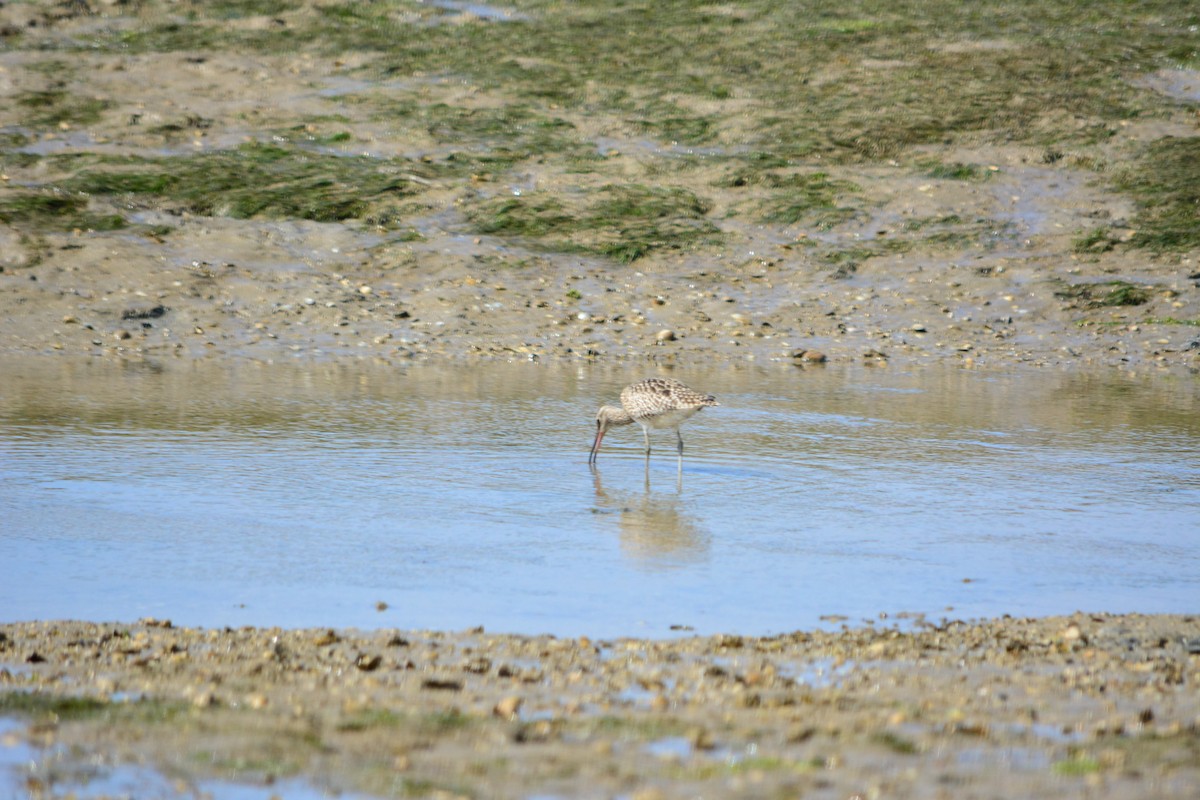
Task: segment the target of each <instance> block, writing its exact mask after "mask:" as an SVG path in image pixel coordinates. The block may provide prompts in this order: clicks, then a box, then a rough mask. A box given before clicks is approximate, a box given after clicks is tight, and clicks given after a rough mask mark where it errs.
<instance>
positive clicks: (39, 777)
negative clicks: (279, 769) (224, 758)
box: [0, 717, 365, 800]
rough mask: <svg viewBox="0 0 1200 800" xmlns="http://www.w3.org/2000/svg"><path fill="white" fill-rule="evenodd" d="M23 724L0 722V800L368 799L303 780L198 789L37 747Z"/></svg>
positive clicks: (208, 783) (145, 770) (211, 783)
mask: <svg viewBox="0 0 1200 800" xmlns="http://www.w3.org/2000/svg"><path fill="white" fill-rule="evenodd" d="M22 729H23V725H22V723H21V722H19V721H17V720H12V719H5V718H2V717H0V787H2V788H0V796H4V797H12V798H17V797H72V798H78V799H79V800H83V799H84V798H118V797H137V798H143V800H149V798H160V797H161V798H178V797H194V798H211V799H212V800H273V798H280V797H287V798H289V800H320V799H321V798H326V797H337V798H340V799H341V800H355V798H362V797H365V795H357V794H344V793H339V792H332V791H324V790H322V789H319V788H317V787H315V786H312V785H310V784H308V783H305V782H304V781H301V780H282V781H274V782H272V783H271V784H270V785H269V786H255V785H252V784H249V783H237V782H234V781H222V780H205V781H199V782H196V783H195V784H192V783H190V782H185V781H182V780H180V779H179V778H171V777H168V776H167V775H165V774H163V773H161V772H159V771H157V770H155V769H152V768H150V767H145V766H135V765H129V764H116V763H108V762H106V760H105V759H103V758H101V757H95V758H90V759H81V758H79V754H78V753H72V752H70V751H69V750H68V749H67V748H63V747H57V746H49V747H35V746H33V745H31V744H28V743H27V742H26V741H24V738H25V737H24V735H23V732H22Z"/></svg>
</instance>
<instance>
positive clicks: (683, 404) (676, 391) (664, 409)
mask: <svg viewBox="0 0 1200 800" xmlns="http://www.w3.org/2000/svg"><path fill="white" fill-rule="evenodd" d="M716 405H720V403H718V402H717V398H715V397H713V396H712V395H711V394H700V393H699V392H697V391H694V390H692V389H689V388H688V387H686V386H684V385H683V384H682V383H680V382H679V381H677V380H674V379H672V378H646V379H645V380H643V381H638V382H637V383H631V384H630V385H628V386H626V387H625V388H624V389H622V390H621V405H620V406H619V407H618V406H600V410H599V411H597V412H596V441H594V442H593V443H592V452H591V455H589V456H588V463H589V464H594V463H596V455H597V454H598V453H599V452H600V441H601V440H602V439H603V438H604V434H605V432H606V431H608V429H609V428H615V427H617V426H620V425H630V424H632V423H634V422H636V423H638V424H639V425H641V426H642V432H643V433H644V434H645V437H646V458H649V457H650V429H651V428H673V429H674V430H675V438H676V440H677V441H678V443H679V465H680V469H682V468H683V434H681V433H680V432H679V426H680V425H682V424H683V423H684V422H685V421H686V420H687V419H688V418H689V417H691V416H692V415H693V414H695V413H696V412H697V411H699V410H700V409H702V408H704V407H705V406H716Z"/></svg>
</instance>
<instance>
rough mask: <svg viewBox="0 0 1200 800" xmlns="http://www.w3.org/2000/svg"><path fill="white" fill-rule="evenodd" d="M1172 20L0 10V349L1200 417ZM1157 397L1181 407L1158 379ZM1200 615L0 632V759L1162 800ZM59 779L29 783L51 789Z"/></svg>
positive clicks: (1031, 13) (1141, 10)
mask: <svg viewBox="0 0 1200 800" xmlns="http://www.w3.org/2000/svg"><path fill="white" fill-rule="evenodd" d="M1196 23H1197V20H1196V16H1195V10H1194V4H1192V3H1187V2H1170V1H1168V0H1163V1H1161V2H1150V3H1140V4H1138V5H1137V6H1136V7H1131V6H1130V5H1129V4H1127V3H1116V2H1096V3H1089V4H1086V7H1084V6H1081V5H1080V4H1051V5H1049V6H1047V4H1044V3H1040V2H1037V3H1035V2H1025V1H1023V0H1022V1H1019V2H1013V1H1011V0H1003V1H1002V2H998V3H991V4H988V5H987V7H986V8H984V7H980V6H978V5H977V4H966V5H964V4H962V3H959V2H950V0H945V2H927V3H921V4H916V5H913V6H906V5H901V6H897V5H896V4H876V3H871V2H861V3H859V2H849V3H848V2H837V3H826V2H816V3H810V4H806V6H805V8H804V9H803V10H800V9H797V8H796V7H795V6H794V5H793V4H780V3H768V2H747V3H738V4H724V5H722V4H715V5H706V6H695V5H692V4H685V3H671V2H664V3H647V4H636V3H633V4H630V3H581V4H558V3H550V2H538V1H536V0H519V1H518V2H513V3H511V4H505V5H504V6H490V5H487V4H468V3H456V2H440V3H439V2H432V3H422V2H405V1H404V0H396V1H395V2H378V3H355V4H343V3H328V2H310V1H308V0H228V1H227V2H219V3H190V2H183V3H168V2H159V1H158V0H147V1H146V2H139V3H123V2H115V1H114V0H96V1H95V2H92V3H85V2H72V3H56V2H22V3H12V2H10V3H4V4H0V42H2V46H0V350H3V351H5V352H10V353H26V354H37V355H41V356H44V357H46V358H48V359H50V358H64V357H71V356H74V357H80V358H86V359H91V358H104V359H110V360H116V361H121V360H134V361H147V362H155V361H158V360H167V359H214V360H216V359H229V358H237V359H255V360H264V361H282V360H297V361H304V360H308V359H312V360H327V359H342V358H369V359H373V360H378V361H381V362H384V363H393V362H399V361H408V360H437V359H465V360H469V359H522V360H551V359H553V360H577V359H585V360H605V361H613V362H617V361H627V362H641V363H645V362H652V363H663V364H670V363H678V364H687V363H698V362H703V361H714V360H716V361H721V360H725V361H757V362H771V361H776V362H782V363H784V364H789V363H796V364H798V365H801V366H810V365H816V364H819V363H822V360H823V359H828V360H830V361H834V362H839V361H840V362H866V363H868V364H872V365H877V366H885V365H887V364H906V365H919V364H925V363H935V362H936V363H945V362H951V363H960V364H962V365H963V366H970V367H1001V368H1007V367H1011V366H1013V365H1018V364H1031V365H1040V366H1055V367H1062V368H1069V369H1085V368H1086V369H1102V370H1107V369H1114V368H1118V369H1127V370H1133V371H1137V372H1139V373H1146V374H1153V373H1155V372H1158V371H1170V372H1173V373H1179V374H1181V375H1185V376H1187V375H1190V374H1192V373H1194V371H1195V369H1196V367H1197V359H1198V357H1200V334H1198V332H1197V331H1198V326H1200V311H1198V307H1200V306H1198V302H1200V288H1198V284H1200V265H1198V263H1197V259H1198V258H1200V255H1198V254H1200V221H1198V220H1197V217H1196V204H1197V194H1196V191H1197V189H1196V187H1197V186H1200V137H1198V136H1197V128H1198V124H1200V117H1198V116H1197V104H1198V102H1200V91H1198V88H1197V87H1198V85H1200V71H1198V69H1200V58H1198V57H1197V53H1196V33H1195V30H1196ZM1189 379H1190V378H1189ZM1198 643H1200V622H1198V621H1197V618H1195V617H1192V616H1169V615H1161V616H1136V615H1131V616H1107V615H1103V614H1088V613H1080V614H1078V615H1076V616H1074V617H1071V618H1049V619H1009V618H1004V619H997V620H987V621H977V622H959V621H946V622H939V623H937V624H932V623H926V622H924V621H921V620H909V621H906V622H905V623H904V624H903V625H902V626H901V627H900V628H890V627H888V624H886V623H881V624H879V625H876V626H867V627H857V628H853V629H845V630H840V631H822V630H813V631H806V632H798V633H794V634H789V635H784V636H778V637H771V638H751V637H743V636H739V635H737V634H736V632H733V633H731V634H730V635H726V636H720V637H709V638H683V639H678V640H664V641H644V640H635V639H628V640H625V639H622V640H613V641H586V640H579V639H553V638H549V637H544V636H535V635H529V636H522V635H516V634H492V633H490V632H485V631H478V630H476V631H466V632H431V631H411V632H404V631H377V632H355V631H324V630H322V631H306V630H278V629H244V630H242V629H239V630H198V629H177V628H174V627H172V626H171V625H170V624H169V623H167V622H165V621H154V620H143V621H141V622H137V623H130V622H128V621H126V622H122V623H114V624H96V623H84V622H68V621H44V622H28V623H15V622H12V623H8V624H5V625H3V626H0V664H2V665H3V666H0V712H2V713H4V714H6V715H17V716H19V717H21V718H22V719H26V720H28V721H29V727H28V729H27V730H24V729H23V732H19V733H13V734H10V737H12V738H13V740H14V741H16V740H18V739H28V740H29V741H31V742H32V743H34V744H37V745H46V746H52V745H54V746H62V748H63V749H51V750H47V751H46V752H47V754H48V757H47V758H46V759H43V760H41V761H40V762H39V765H38V766H37V767H36V768H35V769H33V771H31V772H29V773H28V775H26V777H25V779H26V781H27V782H26V789H27V790H28V791H29V793H30V794H31V795H33V796H58V795H59V794H60V792H59V790H58V789H56V786H64V785H65V784H66V781H65V777H66V776H67V775H68V774H75V773H74V772H73V771H71V770H69V769H67V765H69V764H71V763H77V762H78V761H79V760H80V759H81V758H83V757H84V755H85V754H86V756H87V757H88V758H91V759H93V760H94V761H95V760H98V761H99V762H100V763H105V764H112V763H133V764H144V765H149V766H152V767H154V768H156V769H159V770H162V771H163V772H164V773H165V774H167V775H170V776H173V777H175V778H177V779H178V781H179V782H180V783H179V793H181V794H183V793H187V792H188V791H189V790H190V789H189V787H190V786H192V785H193V783H194V782H195V781H198V780H202V779H205V778H211V777H222V778H232V779H238V780H249V781H254V782H271V781H275V780H278V779H280V778H284V777H289V776H298V777H302V778H305V779H308V780H311V781H312V782H313V783H314V784H316V785H317V786H320V787H328V788H331V789H335V790H341V791H351V790H353V791H361V792H366V793H370V794H380V795H388V796H418V797H426V796H430V797H451V796H467V797H529V796H580V797H610V796H627V797H632V798H639V800H648V799H649V798H654V797H692V796H699V795H703V796H719V797H720V796H724V797H794V796H805V797H820V798H849V797H861V798H875V797H892V796H899V797H919V798H925V797H928V798H942V797H954V798H960V797H963V798H970V797H979V798H983V797H988V798H993V797H1013V798H1016V797H1029V796H1055V797H1088V798H1094V797H1113V798H1143V797H1147V796H1154V797H1180V798H1192V797H1195V796H1196V795H1197V793H1200V708H1198V704H1200V700H1198V699H1197V698H1198V696H1197V693H1196V689H1195V687H1196V684H1197V679H1198V678H1200V675H1198V671H1200V644H1198ZM54 754H57V755H54Z"/></svg>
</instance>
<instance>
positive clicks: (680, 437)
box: [675, 428, 683, 461]
mask: <svg viewBox="0 0 1200 800" xmlns="http://www.w3.org/2000/svg"><path fill="white" fill-rule="evenodd" d="M675 438H676V439H678V440H679V460H680V461H682V460H683V432H682V431H681V430H679V428H676V429H675Z"/></svg>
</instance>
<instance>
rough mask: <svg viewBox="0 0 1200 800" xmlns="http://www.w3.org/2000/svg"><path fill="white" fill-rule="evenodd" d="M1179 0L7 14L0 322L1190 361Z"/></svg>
mask: <svg viewBox="0 0 1200 800" xmlns="http://www.w3.org/2000/svg"><path fill="white" fill-rule="evenodd" d="M1131 14H1132V16H1131ZM1035 18H1036V22H1035V21H1034V19H1035ZM1194 24H1195V19H1194V15H1192V13H1191V9H1190V7H1189V4H1187V3H1180V2H1158V3H1153V4H1149V5H1146V6H1140V7H1139V8H1138V9H1137V10H1135V11H1132V12H1131V11H1130V9H1128V8H1127V7H1125V5H1124V4H1118V3H1092V4H1089V5H1088V7H1087V8H1086V9H1084V8H1079V7H1077V6H1063V7H1062V8H1057V7H1056V8H1054V9H1045V8H1043V6H1042V5H1040V4H1031V3H1026V2H1005V3H1001V4H1000V5H998V6H995V7H989V8H988V9H986V10H981V9H973V10H970V11H967V10H965V9H963V8H962V7H961V5H960V4H958V3H952V2H938V3H927V4H922V6H921V7H920V8H909V7H904V8H899V9H897V8H890V7H889V8H882V7H877V6H876V5H875V4H872V3H850V4H845V3H817V4H814V5H813V7H812V8H810V9H808V10H807V11H806V12H804V13H797V12H795V10H794V9H792V8H790V7H786V8H784V7H780V6H778V4H773V3H766V2H756V3H739V4H736V5H725V6H722V5H714V6H704V7H699V8H692V7H691V6H687V5H686V4H684V5H680V4H676V3H662V4H657V3H656V4H646V5H644V6H637V7H630V6H628V5H623V4H617V5H611V4H604V3H601V4H595V3H589V4H585V5H572V4H568V5H562V4H555V3H544V2H533V1H532V0H529V1H525V2H519V3H513V4H510V5H506V6H504V7H503V8H500V7H492V6H488V5H486V4H477V5H471V4H460V3H451V2H445V3H418V2H404V1H397V2H384V3H372V4H353V5H346V6H344V5H341V4H330V3H321V2H301V1H300V0H272V1H271V2H263V1H262V0H258V1H252V0H244V1H243V2H223V3H219V4H216V5H213V4H207V3H166V2H142V3H137V4H126V3H117V2H96V3H93V4H90V5H89V4H87V3H65V4H64V3H51V2H31V3H6V4H5V5H4V6H3V7H0V36H3V42H4V47H3V48H2V51H0V101H2V102H0V268H2V270H3V271H2V272H0V348H4V349H5V350H14V351H33V352H39V353H64V354H86V355H89V356H103V357H109V358H133V359H143V358H174V357H212V358H220V357H226V356H231V355H232V356H238V357H252V358H258V359H271V360H279V359H286V358H329V357H344V356H353V357H370V358H378V359H382V360H402V359H411V358H417V359H421V358H442V357H454V358H529V359H608V360H616V359H622V360H633V361H659V362H676V363H684V362H689V361H692V362H694V361H700V360H713V359H717V360H721V359H733V360H757V361H760V362H761V361H771V360H776V361H784V362H788V361H792V360H797V361H800V362H801V363H806V362H803V359H804V355H805V353H810V354H813V353H820V354H822V355H825V356H827V357H829V358H831V359H837V360H843V361H859V360H864V359H865V360H866V361H868V362H870V363H873V364H874V363H888V362H889V361H891V362H906V363H911V362H914V361H915V362H919V363H929V362H933V361H946V360H953V361H958V362H962V363H964V364H967V365H1000V366H1009V365H1012V364H1016V363H1032V364H1042V365H1046V364H1057V365H1068V366H1097V365H1105V366H1120V367H1127V368H1136V369H1144V368H1149V369H1157V368H1168V369H1170V368H1183V369H1190V368H1192V367H1194V366H1195V364H1196V358H1197V354H1198V353H1200V349H1198V348H1200V345H1198V344H1197V342H1198V341H1200V336H1198V334H1197V328H1196V326H1197V324H1198V323H1200V312H1198V311H1197V302H1198V298H1197V292H1198V291H1200V289H1197V286H1196V284H1197V282H1198V281H1200V264H1197V261H1196V258H1197V255H1196V254H1197V250H1198V248H1200V238H1198V237H1200V234H1198V233H1197V230H1198V229H1200V225H1197V220H1196V216H1195V203H1196V198H1195V187H1196V186H1197V185H1200V175H1198V174H1197V170H1198V167H1197V166H1196V165H1197V164H1200V146H1198V144H1197V143H1198V142H1200V138H1197V136H1196V133H1197V111H1196V108H1197V100H1198V97H1200V95H1198V94H1197V86H1198V85H1200V75H1198V73H1197V59H1196V55H1195V52H1196V51H1195V34H1194ZM813 357H815V356H813V355H810V356H809V358H813Z"/></svg>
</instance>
